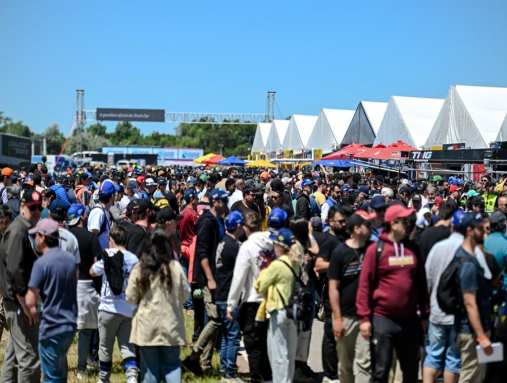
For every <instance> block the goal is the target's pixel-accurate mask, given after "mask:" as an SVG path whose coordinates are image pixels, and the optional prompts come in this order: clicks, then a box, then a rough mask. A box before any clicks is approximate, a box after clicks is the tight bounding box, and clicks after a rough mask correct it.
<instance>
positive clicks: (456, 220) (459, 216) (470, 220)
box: [452, 209, 484, 232]
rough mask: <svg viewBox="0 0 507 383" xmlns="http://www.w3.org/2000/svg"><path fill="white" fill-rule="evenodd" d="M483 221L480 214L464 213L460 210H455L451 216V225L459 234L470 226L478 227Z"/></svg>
mask: <svg viewBox="0 0 507 383" xmlns="http://www.w3.org/2000/svg"><path fill="white" fill-rule="evenodd" d="M483 221H484V216H483V215H482V214H481V213H472V212H469V213H465V212H464V211H463V210H462V209H458V210H456V211H455V212H454V214H453V215H452V225H453V226H454V227H455V228H456V229H458V230H459V231H461V232H464V231H465V230H466V229H468V227H470V226H472V227H475V226H479V225H480V224H481V223H482V222H483Z"/></svg>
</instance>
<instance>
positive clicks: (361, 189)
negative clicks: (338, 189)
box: [358, 185, 370, 194]
mask: <svg viewBox="0 0 507 383" xmlns="http://www.w3.org/2000/svg"><path fill="white" fill-rule="evenodd" d="M358 191H359V193H364V194H369V193H370V188H369V187H368V186H367V185H361V186H359V188H358Z"/></svg>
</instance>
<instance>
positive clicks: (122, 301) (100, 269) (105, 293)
mask: <svg viewBox="0 0 507 383" xmlns="http://www.w3.org/2000/svg"><path fill="white" fill-rule="evenodd" d="M117 251H120V250H119V249H106V254H107V256H109V257H112V256H113V255H115V254H116V252H117ZM121 252H122V253H123V291H122V292H121V294H119V295H114V293H113V292H112V291H111V287H110V286H109V283H108V281H107V277H106V274H105V272H104V260H103V259H101V260H99V261H97V262H95V263H94V264H93V266H92V271H93V272H94V273H95V274H97V275H101V276H102V290H101V292H100V305H99V310H101V311H106V312H108V313H113V314H121V315H124V316H126V317H129V318H131V317H132V315H133V312H134V308H135V305H131V304H130V303H127V299H126V296H125V290H126V289H127V284H128V280H129V275H130V272H131V271H132V269H133V268H134V266H135V265H136V264H137V263H138V262H139V260H138V258H137V257H136V256H135V254H133V253H131V252H130V251H128V250H121Z"/></svg>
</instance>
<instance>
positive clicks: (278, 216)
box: [268, 207, 289, 229]
mask: <svg viewBox="0 0 507 383" xmlns="http://www.w3.org/2000/svg"><path fill="white" fill-rule="evenodd" d="M288 217H289V216H288V214H287V212H286V211H285V210H283V209H280V208H279V207H275V208H274V209H273V210H271V214H270V215H269V217H268V225H269V227H272V228H273V229H280V228H281V227H283V226H285V222H286V221H287V218H288Z"/></svg>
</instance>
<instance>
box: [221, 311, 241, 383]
mask: <svg viewBox="0 0 507 383" xmlns="http://www.w3.org/2000/svg"><path fill="white" fill-rule="evenodd" d="M217 307H218V314H219V316H220V320H221V321H222V332H221V334H222V340H221V343H220V370H221V372H222V375H223V376H224V377H226V378H234V377H236V375H237V367H236V357H237V355H238V350H239V342H240V339H241V333H240V328H239V322H238V320H237V317H238V312H237V310H236V312H235V313H234V319H233V320H232V321H229V320H228V319H227V318H226V314H227V303H226V302H217Z"/></svg>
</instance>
